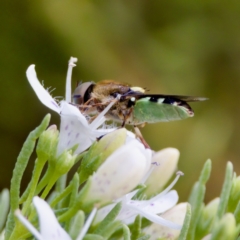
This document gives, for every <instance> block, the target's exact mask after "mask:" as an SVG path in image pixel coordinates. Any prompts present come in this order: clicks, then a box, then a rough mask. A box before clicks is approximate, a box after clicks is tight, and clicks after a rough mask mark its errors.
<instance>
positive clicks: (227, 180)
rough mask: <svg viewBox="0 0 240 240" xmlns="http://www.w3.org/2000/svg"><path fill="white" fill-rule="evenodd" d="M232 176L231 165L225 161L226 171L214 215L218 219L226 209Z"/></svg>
mask: <svg viewBox="0 0 240 240" xmlns="http://www.w3.org/2000/svg"><path fill="white" fill-rule="evenodd" d="M232 178H233V165H232V163H231V162H228V163H227V167H226V173H225V179H224V183H223V187H222V191H221V195H220V202H219V206H218V210H217V214H216V217H217V218H218V219H221V218H222V216H223V215H224V213H225V211H226V209H227V204H228V199H229V196H230V191H231V187H232Z"/></svg>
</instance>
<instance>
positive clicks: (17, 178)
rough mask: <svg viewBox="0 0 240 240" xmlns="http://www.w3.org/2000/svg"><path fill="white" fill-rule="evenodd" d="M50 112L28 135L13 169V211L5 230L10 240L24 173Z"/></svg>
mask: <svg viewBox="0 0 240 240" xmlns="http://www.w3.org/2000/svg"><path fill="white" fill-rule="evenodd" d="M50 117H51V115H50V114H47V115H46V116H45V117H44V119H43V120H42V122H41V124H40V125H39V126H38V127H37V128H35V129H34V130H33V131H32V132H30V134H29V135H28V137H27V139H26V141H25V142H24V144H23V147H22V149H21V151H20V153H19V155H18V158H17V162H16V164H15V167H14V170H13V176H12V179H11V187H10V207H11V212H10V214H9V215H8V220H7V225H6V231H5V239H6V240H8V239H9V237H10V235H11V232H12V230H13V228H14V225H15V223H14V214H13V212H14V211H15V210H16V209H18V207H19V206H18V204H19V193H20V185H21V180H22V176H23V173H24V171H25V169H26V166H27V163H28V161H29V158H30V156H31V154H32V152H33V150H34V147H35V142H36V140H37V138H39V136H40V135H41V133H42V132H43V131H44V130H45V129H46V128H47V126H48V124H49V121H50Z"/></svg>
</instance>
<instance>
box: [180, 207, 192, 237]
mask: <svg viewBox="0 0 240 240" xmlns="http://www.w3.org/2000/svg"><path fill="white" fill-rule="evenodd" d="M191 214H192V213H191V206H190V204H187V212H186V215H185V218H184V222H183V226H182V229H181V233H180V236H179V238H178V240H185V239H187V233H188V230H189V226H190V221H191Z"/></svg>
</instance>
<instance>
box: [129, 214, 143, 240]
mask: <svg viewBox="0 0 240 240" xmlns="http://www.w3.org/2000/svg"><path fill="white" fill-rule="evenodd" d="M141 228H142V218H141V216H140V215H137V216H136V218H135V221H134V223H133V226H132V227H131V233H132V236H131V238H132V239H138V238H139V237H140V236H141Z"/></svg>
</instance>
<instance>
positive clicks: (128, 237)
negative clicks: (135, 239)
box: [122, 224, 131, 240]
mask: <svg viewBox="0 0 240 240" xmlns="http://www.w3.org/2000/svg"><path fill="white" fill-rule="evenodd" d="M122 228H123V240H131V232H130V229H129V228H128V226H127V225H125V224H123V225H122Z"/></svg>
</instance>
